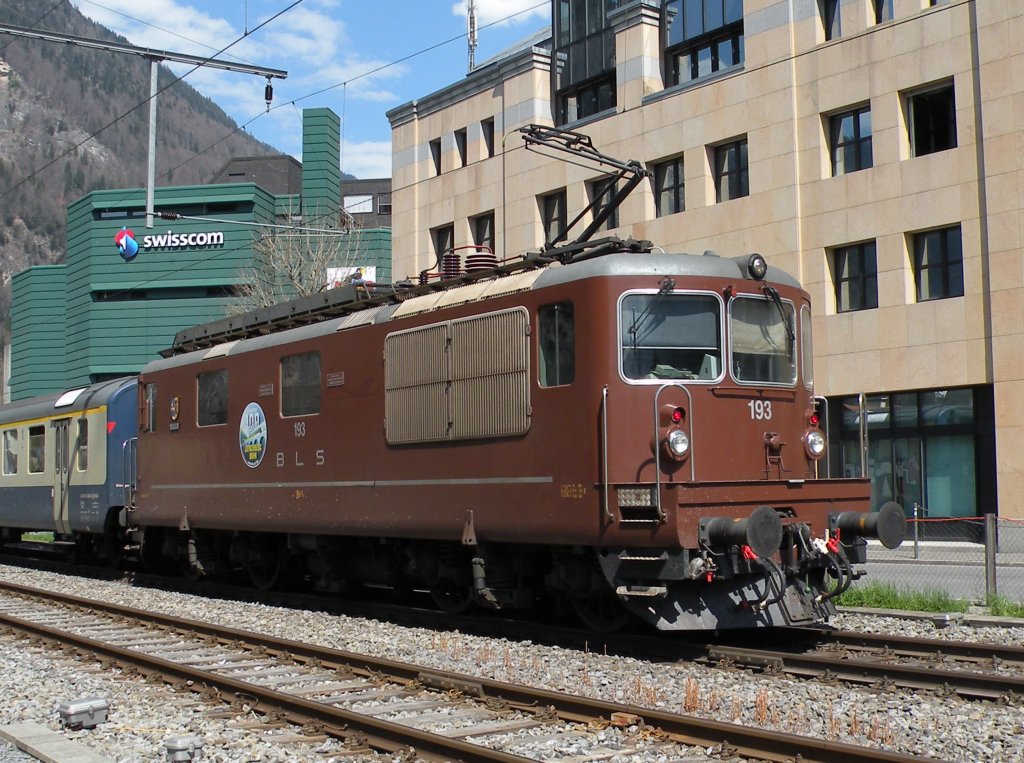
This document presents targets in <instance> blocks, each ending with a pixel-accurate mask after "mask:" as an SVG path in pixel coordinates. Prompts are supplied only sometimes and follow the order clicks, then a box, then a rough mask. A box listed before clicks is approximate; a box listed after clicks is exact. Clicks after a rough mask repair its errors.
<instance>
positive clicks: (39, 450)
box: [28, 426, 46, 474]
mask: <svg viewBox="0 0 1024 763" xmlns="http://www.w3.org/2000/svg"><path fill="white" fill-rule="evenodd" d="M45 465H46V427H43V426H38V427H29V428H28V471H29V474H42V473H43V469H44V468H45Z"/></svg>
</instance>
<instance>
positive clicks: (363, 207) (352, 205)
mask: <svg viewBox="0 0 1024 763" xmlns="http://www.w3.org/2000/svg"><path fill="white" fill-rule="evenodd" d="M341 204H342V207H343V208H344V210H345V211H346V212H348V213H349V214H350V215H365V214H371V213H372V212H373V194H370V193H361V194H356V195H346V196H342V198H341Z"/></svg>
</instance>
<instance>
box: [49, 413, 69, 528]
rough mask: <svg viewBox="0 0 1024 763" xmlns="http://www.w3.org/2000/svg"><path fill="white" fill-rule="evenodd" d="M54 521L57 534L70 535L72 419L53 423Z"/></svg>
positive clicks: (58, 420)
mask: <svg viewBox="0 0 1024 763" xmlns="http://www.w3.org/2000/svg"><path fill="white" fill-rule="evenodd" d="M53 430H54V431H53V442H54V448H55V449H54V459H53V519H54V526H55V527H56V529H57V532H60V533H70V532H71V524H70V523H69V521H68V489H69V487H70V485H69V484H68V483H69V481H70V479H71V419H57V420H56V421H54V422H53Z"/></svg>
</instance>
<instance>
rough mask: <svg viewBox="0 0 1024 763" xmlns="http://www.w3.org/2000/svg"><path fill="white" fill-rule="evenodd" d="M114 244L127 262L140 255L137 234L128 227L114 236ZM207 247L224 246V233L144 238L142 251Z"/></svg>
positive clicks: (180, 234)
mask: <svg viewBox="0 0 1024 763" xmlns="http://www.w3.org/2000/svg"><path fill="white" fill-rule="evenodd" d="M114 243H115V244H117V253H118V254H120V255H121V256H122V257H123V258H124V260H125V262H128V261H130V260H132V259H134V258H135V255H137V254H138V253H139V249H140V247H139V242H138V241H136V240H135V234H134V233H133V232H132V231H131V230H130V229H129V228H128V227H127V226H125V227H124V228H121V230H119V231H118V232H117V233H116V234H115V235H114ZM206 246H224V233H223V232H222V231H208V232H202V233H175V232H174V231H167V232H166V233H157V234H155V235H146V236H143V237H142V247H141V248H142V249H147V250H148V249H199V248H201V247H206Z"/></svg>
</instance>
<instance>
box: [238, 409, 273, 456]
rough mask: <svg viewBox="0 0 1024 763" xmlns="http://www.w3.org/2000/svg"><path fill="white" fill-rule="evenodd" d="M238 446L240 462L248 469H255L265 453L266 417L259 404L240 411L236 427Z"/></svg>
mask: <svg viewBox="0 0 1024 763" xmlns="http://www.w3.org/2000/svg"><path fill="white" fill-rule="evenodd" d="M238 446H239V448H241V451H242V460H243V461H244V462H245V465H246V466H248V467H249V468H250V469H255V468H256V467H257V466H259V465H260V464H261V463H262V462H263V456H264V455H265V454H266V452H267V417H266V415H265V414H264V413H263V409H262V408H261V407H260V404H259V403H249V404H248V405H247V406H245V410H244V411H242V420H241V422H239V425H238Z"/></svg>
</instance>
